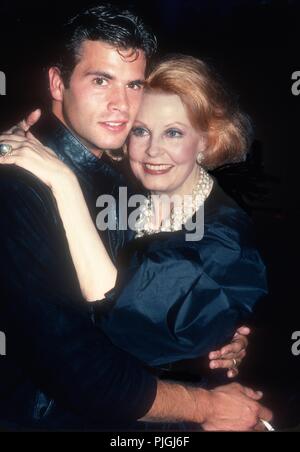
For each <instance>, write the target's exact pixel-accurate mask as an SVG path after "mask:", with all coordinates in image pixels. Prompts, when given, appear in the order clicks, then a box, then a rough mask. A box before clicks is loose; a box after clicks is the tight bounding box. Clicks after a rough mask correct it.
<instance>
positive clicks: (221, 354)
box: [209, 326, 251, 378]
mask: <svg viewBox="0 0 300 452" xmlns="http://www.w3.org/2000/svg"><path fill="white" fill-rule="evenodd" d="M250 333H251V330H250V328H248V327H246V326H242V327H241V328H239V329H238V330H237V331H236V333H235V335H234V336H233V338H232V341H231V342H230V344H228V345H225V346H224V347H222V348H221V350H216V351H213V352H211V353H210V354H209V359H210V363H209V367H210V368H211V369H221V368H222V369H228V372H227V376H228V378H234V377H236V376H237V375H238V373H239V371H238V366H239V365H240V364H241V362H242V361H243V359H244V358H245V356H246V349H247V347H248V343H249V341H248V338H247V336H248V335H249V334H250Z"/></svg>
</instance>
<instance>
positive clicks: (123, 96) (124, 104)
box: [109, 88, 129, 113]
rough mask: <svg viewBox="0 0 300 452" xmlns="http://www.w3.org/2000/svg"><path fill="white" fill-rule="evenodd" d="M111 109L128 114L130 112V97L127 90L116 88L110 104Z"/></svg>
mask: <svg viewBox="0 0 300 452" xmlns="http://www.w3.org/2000/svg"><path fill="white" fill-rule="evenodd" d="M109 108H110V109H111V110H113V111H120V112H122V113H127V112H128V110H129V102H128V96H127V92H126V89H125V88H115V89H114V92H113V93H112V96H111V98H110V102H109Z"/></svg>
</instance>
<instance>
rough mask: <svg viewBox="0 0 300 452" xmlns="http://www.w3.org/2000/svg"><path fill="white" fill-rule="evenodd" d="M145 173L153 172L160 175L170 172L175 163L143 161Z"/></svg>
mask: <svg viewBox="0 0 300 452" xmlns="http://www.w3.org/2000/svg"><path fill="white" fill-rule="evenodd" d="M142 165H143V168H144V171H145V173H148V174H152V175H154V176H155V175H160V174H166V173H168V172H169V171H170V170H171V169H172V168H173V165H166V164H160V163H155V164H153V163H142Z"/></svg>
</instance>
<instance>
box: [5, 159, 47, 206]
mask: <svg viewBox="0 0 300 452" xmlns="http://www.w3.org/2000/svg"><path fill="white" fill-rule="evenodd" d="M0 199H1V201H2V202H1V204H3V202H5V205H6V207H9V206H11V208H13V209H15V208H17V207H19V204H20V202H24V203H26V206H27V207H31V208H32V209H34V208H39V209H43V210H44V211H45V212H46V210H45V206H46V205H48V204H49V202H51V192H50V190H49V188H48V187H47V186H46V185H45V184H44V183H42V182H41V181H40V180H39V179H38V178H37V177H35V176H34V175H33V174H31V173H30V172H29V171H26V170H24V169H22V168H19V167H16V166H12V165H7V166H0Z"/></svg>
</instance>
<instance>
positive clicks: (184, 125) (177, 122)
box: [165, 121, 188, 127]
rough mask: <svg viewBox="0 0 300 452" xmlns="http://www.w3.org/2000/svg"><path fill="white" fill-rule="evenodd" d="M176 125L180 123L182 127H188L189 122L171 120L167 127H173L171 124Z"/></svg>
mask: <svg viewBox="0 0 300 452" xmlns="http://www.w3.org/2000/svg"><path fill="white" fill-rule="evenodd" d="M175 125H179V126H182V127H188V125H187V124H184V123H183V122H180V121H175V122H171V123H170V124H167V125H166V126H165V127H171V126H175Z"/></svg>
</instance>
